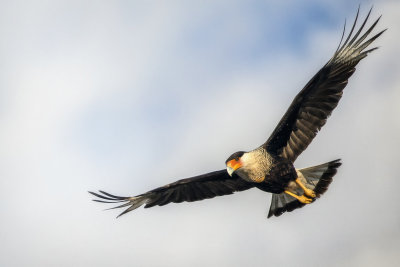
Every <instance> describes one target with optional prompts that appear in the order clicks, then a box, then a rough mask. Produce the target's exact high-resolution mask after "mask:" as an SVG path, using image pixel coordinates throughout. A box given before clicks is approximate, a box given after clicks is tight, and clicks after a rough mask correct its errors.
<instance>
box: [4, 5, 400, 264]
mask: <svg viewBox="0 0 400 267" xmlns="http://www.w3.org/2000/svg"><path fill="white" fill-rule="evenodd" d="M360 2H361V4H362V5H361V14H362V17H365V15H366V13H367V12H368V9H369V8H370V6H371V5H372V4H374V10H373V12H372V17H371V18H372V19H375V18H377V17H378V16H379V15H380V14H382V15H383V17H382V20H381V22H380V23H379V25H378V26H377V30H376V31H375V32H377V31H378V30H380V29H384V28H389V30H388V31H387V32H386V33H385V34H384V35H383V36H382V37H381V38H380V39H379V40H377V42H376V43H375V45H378V46H380V47H381V48H380V49H379V50H377V51H375V52H374V53H373V54H371V55H370V56H369V57H368V58H366V59H365V60H363V61H362V62H361V64H360V65H359V67H358V69H357V72H356V73H355V75H354V76H353V77H352V78H351V80H350V83H349V85H348V86H347V88H346V90H345V92H344V97H343V99H342V101H341V102H340V104H339V106H338V108H337V109H336V110H335V111H334V113H333V115H332V117H331V118H330V119H329V120H328V123H327V125H326V126H325V127H324V128H323V129H322V131H321V132H320V134H319V135H318V136H317V138H316V139H315V140H314V142H313V143H312V145H311V146H310V147H309V149H308V150H307V151H306V152H305V153H303V154H302V156H300V157H299V159H298V160H297V162H296V166H297V167H299V168H301V167H307V166H311V165H315V164H319V163H323V162H326V161H330V160H334V159H336V158H342V160H343V165H342V167H341V168H340V169H339V172H338V174H337V175H336V176H335V180H334V182H333V183H332V184H331V186H330V189H329V191H328V192H327V193H326V194H325V195H324V196H323V197H322V198H321V199H320V200H318V201H317V202H316V203H313V204H312V205H309V206H306V207H304V208H302V209H300V210H296V211H294V212H292V213H287V214H284V215H283V216H281V217H279V218H271V219H267V212H268V209H269V205H270V198H271V195H270V194H268V193H265V192H262V191H259V190H256V189H252V190H249V191H246V192H242V193H239V194H235V195H231V196H225V197H220V198H215V199H212V200H206V201H201V202H195V203H189V204H188V203H182V204H179V205H178V204H171V205H167V206H164V207H155V208H152V209H146V210H144V209H142V208H141V209H138V210H136V211H134V212H131V213H129V214H127V215H125V216H123V217H121V218H119V219H115V216H116V215H117V214H118V211H115V210H114V211H102V209H104V208H106V206H105V205H102V204H99V203H94V202H92V201H91V197H90V196H89V194H88V193H87V190H97V189H102V190H106V191H109V192H111V193H115V194H117V195H136V194H140V193H143V192H145V191H147V190H150V189H152V188H154V187H158V186H161V185H163V184H166V183H169V182H173V181H175V180H177V179H181V178H185V177H190V176H193V175H198V174H202V173H205V172H209V171H213V170H217V169H222V168H224V166H225V165H224V162H225V159H226V158H227V157H228V156H229V155H230V154H231V153H233V152H235V151H238V150H250V149H252V148H255V147H257V146H258V145H260V144H261V143H263V142H264V141H265V140H266V139H267V138H268V136H269V134H270V133H271V132H272V130H273V129H274V127H275V125H276V124H277V122H278V121H279V119H280V118H281V116H282V115H283V113H284V111H285V110H286V109H287V107H288V106H289V104H290V103H291V101H292V99H293V97H294V96H295V95H296V94H297V93H298V91H299V90H300V89H301V88H302V87H303V86H304V85H305V84H306V83H307V81H308V80H309V79H310V78H311V77H312V76H313V75H314V74H315V73H316V72H317V71H318V69H319V68H320V67H322V66H323V65H324V64H325V63H326V61H327V60H328V59H329V58H330V57H331V55H332V54H333V52H334V51H335V49H336V47H337V45H338V42H339V40H340V36H341V31H342V26H343V23H344V20H345V18H347V19H348V21H352V19H353V18H354V15H355V13H356V10H357V7H358V4H359V3H360ZM399 12H400V2H399V1H396V0H393V1H383V0H382V1H361V0H357V1H355V0H354V1H353V0H352V1H348V0H340V1H337V0H331V1H316V0H315V1H298V0H291V1H289V0H288V1H278V0H277V1H255V0H254V1H232V0H229V1H215V0H213V1H1V2H0V35H1V42H0V58H1V60H0V70H1V71H0V121H1V125H2V127H1V131H0V147H1V148H2V149H1V150H0V159H1V160H0V177H1V178H0V195H1V201H0V214H1V220H0V226H1V227H0V240H1V241H0V265H1V266H114V265H118V266H267V265H268V266H396V265H397V264H398V258H399V255H398V252H399V251H400V227H399V225H400V204H399V203H400V195H399V186H400V177H399V172H400V164H399V159H400V157H399V154H398V148H399V146H400V138H399V133H400V118H399V115H400V88H399V87H400V78H399V73H400V63H399V52H398V49H399V47H400V35H399V33H400V32H399V28H398V27H399V25H400V18H399ZM371 21H372V20H371Z"/></svg>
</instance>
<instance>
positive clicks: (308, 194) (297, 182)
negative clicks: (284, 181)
mask: <svg viewBox="0 0 400 267" xmlns="http://www.w3.org/2000/svg"><path fill="white" fill-rule="evenodd" d="M296 184H298V185H299V186H300V187H301V189H303V191H304V194H305V195H306V196H308V197H312V198H314V197H316V196H317V195H316V194H315V192H314V191H313V190H311V189H308V188H307V187H305V185H303V183H302V182H301V180H300V178H297V179H296Z"/></svg>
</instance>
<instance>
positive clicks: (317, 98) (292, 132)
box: [262, 9, 385, 162]
mask: <svg viewBox="0 0 400 267" xmlns="http://www.w3.org/2000/svg"><path fill="white" fill-rule="evenodd" d="M371 10H372V9H371ZM371 10H370V11H369V13H368V15H367V17H366V18H365V20H364V22H363V23H362V25H361V26H360V29H359V30H358V31H357V32H356V33H355V35H354V36H353V37H352V34H353V31H354V28H355V26H356V22H357V18H358V14H359V10H358V11H357V16H356V19H355V21H354V24H353V27H352V28H351V31H350V33H349V35H348V37H347V38H346V40H345V42H344V43H343V45H341V43H342V42H340V44H339V47H338V49H337V50H336V52H335V54H334V55H333V57H332V58H331V59H330V60H329V61H328V63H326V65H325V66H324V67H323V68H322V69H321V70H320V71H319V72H318V73H317V74H316V75H315V76H314V77H313V78H312V79H311V80H310V81H309V82H308V84H307V85H306V86H305V87H304V88H303V90H301V91H300V93H299V94H298V95H297V96H296V97H295V99H294V100H293V102H292V104H291V105H290V107H289V109H288V110H287V111H286V113H285V115H284V116H283V118H282V119H281V121H280V122H279V124H278V126H277V127H276V128H275V130H274V131H273V133H272V135H271V136H270V138H269V139H268V140H267V142H266V143H264V144H263V145H262V147H264V148H265V149H266V150H267V151H268V152H269V153H271V154H274V155H279V156H282V157H284V158H287V159H289V160H291V161H292V162H294V161H295V160H296V158H297V157H298V156H299V155H300V154H301V152H303V151H304V150H305V149H306V148H307V146H308V145H309V144H310V143H311V141H312V140H313V138H314V137H315V136H316V135H317V132H318V131H319V130H320V129H321V127H322V126H323V125H324V124H325V122H326V120H327V118H328V117H329V116H330V115H331V113H332V111H333V109H334V108H335V107H336V106H337V104H338V102H339V100H340V98H341V97H342V93H343V89H344V88H345V87H346V85H347V82H348V79H349V78H350V76H351V75H352V74H353V73H354V71H355V67H356V65H357V64H358V62H360V60H362V59H363V58H365V57H366V56H367V54H368V53H369V52H371V51H373V50H375V49H377V48H376V47H375V48H372V49H369V50H366V51H364V50H365V49H366V48H367V47H368V46H369V45H370V44H371V43H372V42H373V41H374V40H375V39H376V38H378V37H379V36H380V35H381V34H382V33H383V32H384V31H385V30H383V31H381V32H379V33H378V34H376V35H374V36H373V37H372V38H370V39H368V40H367V41H364V40H365V39H366V38H367V37H368V35H369V34H370V33H371V31H372V30H373V29H374V27H375V26H376V24H377V23H378V21H379V19H380V17H379V18H378V19H377V20H376V21H375V22H374V23H373V24H372V26H371V27H370V28H369V29H368V30H367V31H366V32H365V33H364V34H363V35H361V36H360V34H361V31H362V30H363V28H364V26H365V24H366V22H367V20H368V18H369V15H370V13H371ZM344 32H345V29H344V30H343V35H342V40H343V36H344Z"/></svg>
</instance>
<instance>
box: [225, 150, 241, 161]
mask: <svg viewBox="0 0 400 267" xmlns="http://www.w3.org/2000/svg"><path fill="white" fill-rule="evenodd" d="M244 153H246V152H244V151H238V152H235V153H233V154H232V155H231V156H230V157H229V158H228V159H227V160H226V161H225V164H226V163H228V161H230V160H232V159H236V160H239V158H240V157H241V156H243V154H244Z"/></svg>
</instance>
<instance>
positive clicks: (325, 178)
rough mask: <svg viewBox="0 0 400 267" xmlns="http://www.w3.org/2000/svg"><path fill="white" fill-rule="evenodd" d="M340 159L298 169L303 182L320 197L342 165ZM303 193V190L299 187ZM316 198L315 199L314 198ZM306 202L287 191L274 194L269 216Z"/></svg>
mask: <svg viewBox="0 0 400 267" xmlns="http://www.w3.org/2000/svg"><path fill="white" fill-rule="evenodd" d="M340 165H342V163H340V159H337V160H334V161H331V162H327V163H324V164H321V165H317V166H313V167H308V168H304V169H299V170H297V171H298V172H300V173H301V174H302V175H301V176H300V175H299V178H300V179H301V182H302V183H303V184H304V185H305V186H306V187H307V188H308V189H311V190H313V191H314V192H315V194H316V198H319V197H320V196H321V195H322V194H323V193H325V192H326V190H328V187H329V185H330V183H331V182H332V178H333V176H334V175H335V174H336V172H337V168H339V167H340ZM299 190H300V192H301V194H302V190H301V189H300V188H299ZM314 200H315V199H314ZM304 205H305V204H303V203H301V202H299V201H298V200H297V199H295V198H294V197H292V196H289V195H288V194H286V193H281V194H272V200H271V207H270V209H269V213H268V218H270V217H271V216H280V215H282V214H283V213H284V212H290V211H293V210H295V209H298V208H301V207H303V206H304Z"/></svg>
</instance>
